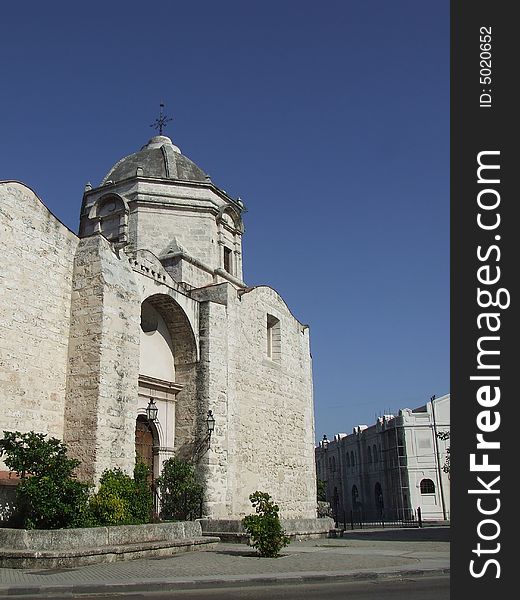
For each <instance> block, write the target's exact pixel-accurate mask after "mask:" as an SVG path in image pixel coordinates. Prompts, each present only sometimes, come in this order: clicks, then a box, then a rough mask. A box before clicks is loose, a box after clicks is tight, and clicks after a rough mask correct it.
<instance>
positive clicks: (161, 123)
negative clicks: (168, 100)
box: [150, 102, 172, 135]
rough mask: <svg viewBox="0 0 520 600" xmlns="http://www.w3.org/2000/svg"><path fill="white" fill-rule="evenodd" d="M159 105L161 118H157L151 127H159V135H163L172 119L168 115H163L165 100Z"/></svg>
mask: <svg viewBox="0 0 520 600" xmlns="http://www.w3.org/2000/svg"><path fill="white" fill-rule="evenodd" d="M159 106H160V110H159V118H158V119H155V121H154V122H153V123H152V125H150V127H153V128H154V129H158V130H159V135H162V134H163V128H164V127H166V123H168V121H172V119H171V118H169V117H167V116H166V115H163V108H164V102H161V104H160V105H159Z"/></svg>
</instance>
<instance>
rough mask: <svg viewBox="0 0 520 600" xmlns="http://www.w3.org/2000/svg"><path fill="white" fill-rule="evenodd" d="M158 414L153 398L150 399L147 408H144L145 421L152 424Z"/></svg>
mask: <svg viewBox="0 0 520 600" xmlns="http://www.w3.org/2000/svg"><path fill="white" fill-rule="evenodd" d="M158 412H159V409H158V408H157V405H156V404H155V400H154V399H153V398H150V402H148V406H147V407H146V417H147V419H148V420H149V421H152V422H153V421H156V420H157V413H158Z"/></svg>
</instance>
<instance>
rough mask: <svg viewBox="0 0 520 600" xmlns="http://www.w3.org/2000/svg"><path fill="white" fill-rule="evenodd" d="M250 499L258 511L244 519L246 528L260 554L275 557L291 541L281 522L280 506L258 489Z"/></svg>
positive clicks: (252, 544)
mask: <svg viewBox="0 0 520 600" xmlns="http://www.w3.org/2000/svg"><path fill="white" fill-rule="evenodd" d="M249 500H251V504H252V505H253V508H254V509H255V510H256V513H257V514H256V515H248V516H247V517H245V518H244V519H243V524H244V528H245V530H246V531H247V532H248V533H249V535H250V536H251V546H253V548H256V549H257V550H258V553H259V554H260V556H264V557H270V558H274V557H276V556H278V553H279V552H280V550H281V549H282V548H283V547H284V546H287V545H288V544H289V542H290V539H289V538H288V537H287V536H286V535H285V532H284V530H283V528H282V524H281V523H280V517H279V516H278V511H279V508H278V506H277V505H276V504H274V503H273V502H272V501H271V496H269V494H266V493H265V492H258V491H257V492H255V493H254V494H251V495H250V496H249Z"/></svg>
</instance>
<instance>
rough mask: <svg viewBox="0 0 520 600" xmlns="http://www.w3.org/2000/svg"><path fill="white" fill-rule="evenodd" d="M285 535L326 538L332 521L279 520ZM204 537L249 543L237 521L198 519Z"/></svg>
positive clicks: (295, 538)
mask: <svg viewBox="0 0 520 600" xmlns="http://www.w3.org/2000/svg"><path fill="white" fill-rule="evenodd" d="M280 522H281V524H282V527H283V529H284V530H285V533H286V534H287V535H288V536H289V537H290V538H292V539H294V540H302V539H308V538H313V537H327V536H328V535H329V532H330V531H331V530H333V529H334V526H335V525H334V520H333V519H331V518H330V517H322V518H318V519H280ZM199 523H200V524H201V527H202V534H203V535H204V536H210V535H217V536H218V537H219V538H220V539H221V540H223V541H228V542H240V543H247V542H249V534H248V533H247V532H246V531H245V529H244V525H243V524H242V521H241V520H239V519H199Z"/></svg>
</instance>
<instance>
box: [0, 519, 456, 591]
mask: <svg viewBox="0 0 520 600" xmlns="http://www.w3.org/2000/svg"><path fill="white" fill-rule="evenodd" d="M449 532H450V530H449V528H448V527H434V528H426V529H392V530H389V529H378V530H366V529H365V530H355V531H347V532H346V533H345V536H344V537H342V538H329V539H314V540H305V541H302V542H292V543H291V544H290V545H289V546H287V547H286V548H284V549H283V551H282V556H281V557H279V558H274V559H271V558H259V557H258V556H257V555H256V553H255V551H254V550H253V549H251V548H249V547H248V546H246V545H243V544H224V543H221V544H218V546H217V547H216V548H215V549H214V550H209V551H204V552H187V553H184V554H179V555H177V556H172V557H164V558H148V559H139V560H132V561H124V562H114V563H108V564H98V565H91V566H86V567H78V568H73V569H50V570H35V569H0V598H4V597H7V596H8V597H10V598H12V597H13V596H15V597H16V596H22V595H33V596H34V595H39V594H43V593H46V594H49V593H54V594H81V593H84V594H87V593H90V594H95V593H118V592H119V593H121V592H127V593H130V592H139V591H149V592H151V591H167V590H169V589H173V588H174V589H179V588H181V587H182V588H196V587H213V586H214V585H215V584H219V585H222V583H224V582H225V583H226V584H227V585H247V584H258V583H267V582H278V583H280V582H290V581H300V582H301V581H312V580H323V579H325V578H336V579H337V578H340V579H343V580H349V579H350V580H359V579H376V578H382V577H394V578H395V577H406V576H407V577H410V576H418V575H439V574H448V573H449Z"/></svg>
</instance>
